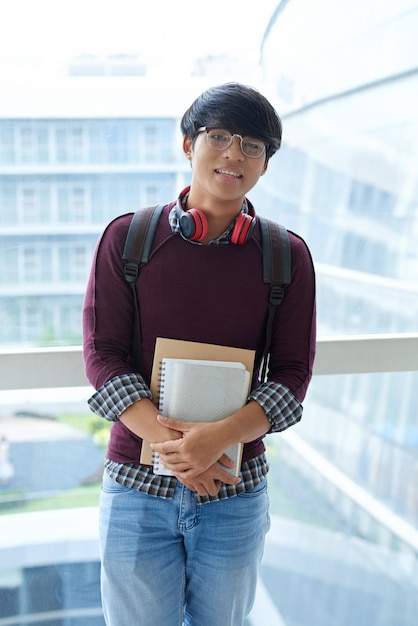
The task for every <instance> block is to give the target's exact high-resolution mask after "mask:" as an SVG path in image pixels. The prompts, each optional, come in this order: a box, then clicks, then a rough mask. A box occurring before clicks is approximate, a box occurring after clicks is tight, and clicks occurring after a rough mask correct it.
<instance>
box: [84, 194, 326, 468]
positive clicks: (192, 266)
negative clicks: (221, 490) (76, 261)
mask: <svg viewBox="0 0 418 626" xmlns="http://www.w3.org/2000/svg"><path fill="white" fill-rule="evenodd" d="M171 207H172V205H168V206H167V207H165V209H164V212H163V215H162V217H161V219H160V221H159V224H158V228H157V232H156V235H155V238H154V242H153V247H152V252H151V256H150V259H149V262H148V263H147V264H146V265H144V267H143V268H142V269H141V272H140V276H139V279H138V282H137V294H138V302H139V309H140V316H141V332H142V371H141V372H140V374H141V375H142V376H143V378H144V380H145V382H146V383H147V384H148V385H149V382H150V378H151V369H152V361H153V355H154V346H155V340H156V338H157V337H167V338H172V339H183V340H188V341H199V342H203V343H215V344H220V345H226V346H236V347H239V348H248V349H252V350H256V351H257V356H256V364H255V375H254V381H253V388H254V387H255V386H257V385H258V383H257V375H258V370H259V367H260V357H261V353H262V350H263V341H264V334H265V323H266V319H267V313H268V294H269V285H265V284H264V283H263V280H262V247H261V233H260V229H259V226H258V225H257V226H256V228H255V230H254V233H253V235H252V237H251V239H250V240H249V242H248V243H247V244H245V245H234V244H223V245H222V244H221V245H207V246H201V245H196V244H193V243H190V242H188V241H185V240H184V239H183V238H182V237H181V236H180V235H178V234H174V233H173V232H172V230H171V227H170V225H169V222H168V214H169V211H170V208H171ZM132 216H133V215H132V214H127V215H122V216H120V217H118V218H116V219H115V220H114V221H113V222H111V223H110V224H109V226H108V227H107V229H106V230H105V232H104V233H103V235H102V237H101V239H100V241H99V243H98V246H97V248H96V252H95V256H94V260H93V266H92V270H91V275H90V279H89V283H88V287H87V291H86V296H85V302H84V322H83V332H84V358H85V364H86V373H87V377H88V379H89V381H90V382H91V384H92V385H93V386H94V387H95V388H96V389H98V388H100V387H101V386H102V385H103V384H104V383H106V382H107V381H108V380H110V379H111V378H113V377H115V376H118V375H121V374H126V373H132V372H134V371H135V369H134V367H133V363H132V352H131V346H132V325H133V306H132V293H131V290H130V288H129V285H128V284H127V283H126V281H125V280H124V275H123V269H124V262H123V261H122V251H123V247H124V243H125V238H126V234H127V231H128V227H129V224H130V222H131V219H132ZM290 242H291V255H292V282H291V285H290V286H288V287H286V293H285V297H284V300H283V302H282V304H281V305H280V306H279V307H278V309H277V312H276V315H275V320H274V327H273V336H272V345H271V357H270V366H269V373H268V378H269V380H272V381H275V382H278V383H281V384H283V385H285V386H286V387H288V389H290V391H291V392H292V393H293V395H294V396H295V397H296V399H297V400H298V401H299V402H302V400H303V399H304V397H305V394H306V390H307V387H308V384H309V381H310V379H311V375H312V366H313V359H314V352H315V280H314V272H313V267H312V261H311V257H310V254H309V251H308V249H307V247H306V244H305V243H304V242H303V241H302V240H301V239H300V238H299V237H297V236H296V235H293V234H292V233H290ZM140 448H141V439H140V438H139V437H137V436H136V435H134V434H133V433H132V432H131V431H130V430H129V429H128V428H126V427H125V426H124V424H122V422H119V421H117V422H115V423H114V424H113V426H112V429H111V437H110V442H109V448H108V454H107V455H108V458H110V459H112V460H115V461H118V462H127V463H138V459H139V454H140ZM263 450H264V445H263V443H262V440H261V439H257V440H255V441H254V442H251V443H249V444H246V445H245V447H244V455H243V460H247V459H250V458H253V457H255V456H257V455H258V454H260V453H261V452H262V451H263Z"/></svg>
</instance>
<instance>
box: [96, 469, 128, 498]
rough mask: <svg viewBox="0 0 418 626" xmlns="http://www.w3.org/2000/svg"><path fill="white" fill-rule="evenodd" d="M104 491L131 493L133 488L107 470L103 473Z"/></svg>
mask: <svg viewBox="0 0 418 626" xmlns="http://www.w3.org/2000/svg"><path fill="white" fill-rule="evenodd" d="M102 491H104V492H105V493H129V492H130V491H131V488H130V487H126V486H125V485H121V484H120V483H118V482H116V480H114V479H113V478H111V476H109V474H108V473H107V472H106V470H105V472H104V474H103V482H102Z"/></svg>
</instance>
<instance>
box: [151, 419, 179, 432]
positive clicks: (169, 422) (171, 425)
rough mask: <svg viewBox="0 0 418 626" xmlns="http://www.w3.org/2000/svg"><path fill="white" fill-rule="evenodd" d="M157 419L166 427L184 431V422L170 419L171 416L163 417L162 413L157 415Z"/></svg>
mask: <svg viewBox="0 0 418 626" xmlns="http://www.w3.org/2000/svg"><path fill="white" fill-rule="evenodd" d="M157 420H158V421H159V422H160V424H162V425H163V426H165V427H166V428H171V429H172V430H178V431H180V432H183V431H184V427H185V424H184V422H180V421H179V420H175V419H172V418H171V417H165V416H164V415H157Z"/></svg>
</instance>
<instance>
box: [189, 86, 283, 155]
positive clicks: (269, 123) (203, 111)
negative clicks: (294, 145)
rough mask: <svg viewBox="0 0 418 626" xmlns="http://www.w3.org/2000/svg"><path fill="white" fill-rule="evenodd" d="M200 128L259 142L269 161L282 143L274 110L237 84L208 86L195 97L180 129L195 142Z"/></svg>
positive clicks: (247, 89)
mask: <svg viewBox="0 0 418 626" xmlns="http://www.w3.org/2000/svg"><path fill="white" fill-rule="evenodd" d="M201 126H208V127H212V128H225V129H226V130H229V131H230V132H232V133H239V134H240V135H250V136H251V137H255V138H256V139H261V140H262V141H264V142H265V143H266V144H268V147H267V150H266V157H267V158H268V159H269V158H270V157H271V156H273V154H274V153H275V152H276V151H277V150H278V149H279V148H280V143H281V140H282V123H281V120H280V117H279V115H278V113H277V112H276V110H275V109H274V107H273V106H272V105H271V104H270V102H269V101H268V100H267V98H265V97H264V96H263V95H262V94H261V93H260V92H259V91H257V89H254V88H253V87H248V86H247V85H241V84H240V83H225V84H224V85H219V86H218V87H211V88H210V89H207V90H206V91H204V92H203V93H202V94H201V95H200V96H198V97H197V98H196V100H195V101H194V102H193V104H192V105H191V106H190V107H189V108H188V109H187V111H186V112H185V114H184V115H183V117H182V120H181V130H182V133H183V135H184V136H187V137H190V139H192V140H193V141H194V139H195V138H196V137H197V134H198V128H200V127H201Z"/></svg>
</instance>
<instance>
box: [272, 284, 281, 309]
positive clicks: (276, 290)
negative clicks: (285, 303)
mask: <svg viewBox="0 0 418 626" xmlns="http://www.w3.org/2000/svg"><path fill="white" fill-rule="evenodd" d="M283 298H284V288H283V287H282V285H273V286H272V288H271V289H270V298H269V301H270V304H273V305H274V306H278V305H279V304H281V302H282V300H283Z"/></svg>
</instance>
